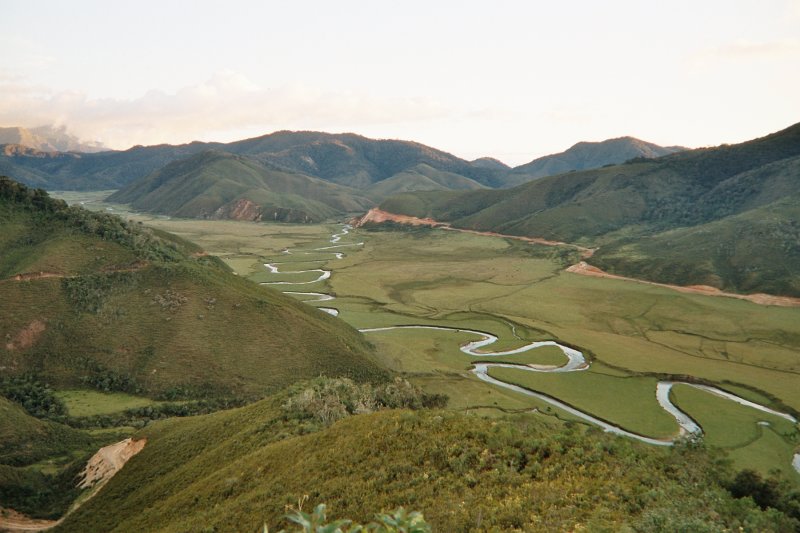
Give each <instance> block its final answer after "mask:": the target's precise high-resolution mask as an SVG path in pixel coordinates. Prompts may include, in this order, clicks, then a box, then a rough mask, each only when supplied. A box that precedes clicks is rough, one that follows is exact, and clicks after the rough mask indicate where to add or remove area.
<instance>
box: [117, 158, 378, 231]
mask: <svg viewBox="0 0 800 533" xmlns="http://www.w3.org/2000/svg"><path fill="white" fill-rule="evenodd" d="M109 200H110V201H112V202H119V203H129V204H131V205H132V206H133V207H134V208H136V209H140V210H143V211H151V212H155V213H163V214H169V215H174V216H179V217H205V218H235V219H241V220H262V219H264V220H279V221H285V222H319V221H321V220H324V219H326V218H330V217H332V216H334V215H336V214H337V213H342V212H352V211H358V210H360V209H364V208H367V207H369V206H371V205H372V201H371V200H368V199H366V198H364V197H363V196H361V195H359V193H358V192H357V191H355V190H353V189H349V188H347V187H343V186H340V185H336V184H333V183H330V182H327V181H323V180H320V179H317V178H312V177H310V176H306V175H303V174H298V173H290V172H284V171H281V170H275V169H273V168H267V167H265V166H264V165H262V164H260V163H258V162H256V161H254V160H251V159H248V158H245V157H241V156H236V155H233V154H229V153H225V152H219V151H207V152H202V153H200V154H197V155H193V156H190V157H187V158H185V159H180V160H177V161H174V162H172V163H170V164H168V165H166V166H165V167H164V168H162V169H160V170H157V171H156V172H154V173H152V174H150V175H148V176H145V177H144V178H141V179H139V180H136V181H134V182H133V183H131V184H130V185H128V186H127V187H125V188H123V189H121V190H119V191H117V192H116V193H114V194H113V195H111V196H110V197H109Z"/></svg>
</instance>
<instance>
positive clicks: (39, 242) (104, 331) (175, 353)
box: [0, 178, 384, 398]
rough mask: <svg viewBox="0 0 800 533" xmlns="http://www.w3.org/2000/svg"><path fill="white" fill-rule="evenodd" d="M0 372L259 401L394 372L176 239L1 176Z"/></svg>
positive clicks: (317, 316) (338, 325) (339, 333)
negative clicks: (279, 390) (318, 381)
mask: <svg viewBox="0 0 800 533" xmlns="http://www.w3.org/2000/svg"><path fill="white" fill-rule="evenodd" d="M0 223H2V226H3V233H2V236H0V301H2V302H3V305H2V306H0V335H2V338H3V342H2V343H0V366H2V367H3V368H4V369H5V371H4V372H5V373H6V375H11V376H14V375H31V374H32V375H35V376H45V377H46V379H47V382H48V383H50V384H51V385H53V386H54V387H57V388H65V387H86V386H89V387H94V388H99V389H101V390H117V391H126V392H134V393H137V394H141V395H146V396H150V397H169V398H198V397H201V398H204V397H237V398H252V397H260V396H261V395H263V394H264V392H265V391H267V390H269V389H274V388H276V387H280V386H283V385H285V384H287V383H291V382H293V381H295V380H296V379H300V378H302V377H314V376H317V375H319V374H321V373H325V374H328V375H347V376H350V377H353V378H355V379H358V380H369V379H382V378H383V377H384V374H383V373H382V371H381V370H380V369H379V368H378V367H377V366H376V364H375V363H373V362H372V356H371V353H370V349H369V348H368V345H367V343H366V342H365V341H364V340H363V338H362V336H361V335H360V334H359V333H358V332H356V331H355V330H353V329H352V328H350V327H349V326H347V325H346V324H345V323H343V322H341V321H338V320H335V319H333V318H332V317H329V316H328V315H326V314H325V313H323V312H320V311H318V310H315V309H313V308H312V307H310V306H307V305H303V304H301V303H299V302H297V301H296V300H294V299H293V298H291V297H289V296H285V295H283V294H281V293H278V292H276V291H273V290H271V289H269V288H266V287H262V286H258V285H256V284H254V283H252V282H250V281H247V280H244V279H239V278H238V277H237V276H234V275H233V274H232V273H231V271H230V270H229V269H228V268H227V267H226V266H225V265H224V264H222V262H221V261H219V260H218V259H216V258H212V257H209V256H207V255H205V254H204V253H202V251H201V250H200V249H198V248H197V247H196V246H194V245H192V244H190V243H188V242H186V241H183V240H181V239H179V238H177V237H175V236H172V235H170V234H167V233H164V232H159V231H151V230H148V229H145V228H142V227H139V226H138V225H133V224H128V223H125V222H123V221H122V220H121V219H119V218H118V217H115V216H111V215H107V214H100V213H91V212H88V211H85V210H83V209H80V208H77V207H67V206H66V204H64V203H63V202H61V201H57V200H53V199H51V198H49V197H48V196H47V194H46V193H45V192H44V191H41V190H32V189H28V188H26V187H25V186H23V185H20V184H17V183H15V182H13V181H11V180H9V179H7V178H0Z"/></svg>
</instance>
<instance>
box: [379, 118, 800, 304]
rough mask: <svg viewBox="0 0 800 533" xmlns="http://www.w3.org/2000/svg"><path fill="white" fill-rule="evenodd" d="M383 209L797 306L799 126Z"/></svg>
mask: <svg viewBox="0 0 800 533" xmlns="http://www.w3.org/2000/svg"><path fill="white" fill-rule="evenodd" d="M381 208H382V209H384V210H386V211H390V212H393V213H399V214H406V215H413V216H418V217H432V218H434V219H436V220H440V221H443V222H449V223H451V224H452V225H453V226H456V227H461V228H471V229H479V230H486V231H496V232H500V233H506V234H512V235H525V236H530V237H543V238H547V239H552V240H557V241H567V242H574V243H579V244H583V245H586V246H592V247H596V246H599V249H598V250H597V251H596V252H595V254H594V256H593V257H592V258H591V263H592V264H593V265H596V266H598V267H600V268H603V269H606V270H608V271H610V272H612V273H615V274H622V275H626V276H634V277H645V278H647V279H651V280H654V281H659V282H665V283H678V284H684V285H685V284H702V285H710V286H713V287H717V288H721V289H726V290H732V291H739V292H767V293H772V294H783V295H792V296H800V224H798V221H799V220H800V124H796V125H794V126H791V127H789V128H787V129H785V130H783V131H780V132H777V133H774V134H772V135H768V136H766V137H763V138H760V139H755V140H753V141H749V142H745V143H741V144H737V145H723V146H720V147H717V148H706V149H699V150H691V151H686V152H681V153H676V154H672V155H667V156H664V157H660V158H658V159H653V160H648V159H634V160H631V161H628V162H627V163H625V164H622V165H615V166H611V167H607V168H599V169H594V170H586V171H578V172H572V173H568V174H561V175H558V176H551V177H547V178H541V179H538V180H535V181H533V182H530V183H525V184H523V185H520V186H518V187H515V188H512V189H504V190H494V191H486V192H474V191H467V192H452V191H451V192H446V193H442V192H438V193H429V192H414V193H405V194H400V195H396V196H394V197H392V198H390V199H388V200H386V201H385V202H383V204H382V205H381Z"/></svg>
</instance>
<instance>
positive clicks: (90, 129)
mask: <svg viewBox="0 0 800 533" xmlns="http://www.w3.org/2000/svg"><path fill="white" fill-rule="evenodd" d="M452 113H453V110H452V109H450V108H449V107H448V106H446V105H443V104H441V103H440V102H437V101H435V100H431V99H427V98H421V97H405V98H376V97H374V96H370V95H368V94H365V93H361V92H358V91H339V92H331V91H321V90H319V89H317V88H314V87H308V86H302V85H285V86H281V87H276V88H265V87H260V86H258V85H257V84H255V83H253V82H252V81H251V80H249V79H248V78H247V77H245V76H243V75H242V74H240V73H237V72H233V71H223V72H219V73H217V74H215V75H213V76H212V77H211V78H210V79H209V80H207V81H205V82H203V83H200V84H197V85H193V86H189V87H184V88H182V89H180V90H178V91H176V92H175V93H166V92H163V91H159V90H152V91H149V92H147V93H146V94H144V95H143V96H141V97H139V98H136V99H131V100H124V99H114V98H89V97H88V96H87V95H86V94H84V93H81V92H75V91H63V92H53V91H50V90H48V89H47V88H44V87H37V86H32V85H26V84H25V83H23V82H22V81H21V80H20V79H19V78H17V77H14V76H4V75H3V73H2V72H0V125H7V126H25V127H32V126H38V125H43V124H53V125H56V126H60V125H66V126H68V127H69V129H70V131H72V132H73V133H75V134H77V135H78V136H79V137H81V138H83V139H89V140H99V141H102V142H103V143H105V144H106V145H108V146H111V147H115V148H126V147H129V146H131V145H133V144H153V143H161V142H171V143H175V142H186V141H189V140H194V139H209V138H211V137H210V136H218V138H219V139H220V140H225V139H223V138H224V137H228V136H230V135H235V134H237V133H239V132H242V131H251V132H252V131H258V132H260V133H267V132H269V131H273V130H275V129H327V130H332V129H333V130H341V129H355V128H358V127H364V126H374V125H379V124H393V123H408V122H426V121H431V120H435V119H438V118H442V117H445V116H450V115H451V114H452Z"/></svg>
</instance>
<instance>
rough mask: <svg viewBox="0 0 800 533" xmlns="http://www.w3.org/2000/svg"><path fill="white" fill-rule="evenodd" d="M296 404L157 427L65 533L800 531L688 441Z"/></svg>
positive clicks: (535, 421) (279, 400) (269, 403)
mask: <svg viewBox="0 0 800 533" xmlns="http://www.w3.org/2000/svg"><path fill="white" fill-rule="evenodd" d="M288 394H289V396H290V397H292V396H293V397H295V398H296V397H298V395H299V396H300V397H302V396H303V395H305V394H307V393H306V392H304V389H303V388H302V387H296V388H295V390H294V392H291V393H288ZM290 403H291V402H290V401H289V398H287V397H286V396H280V395H279V396H276V397H275V398H272V399H268V400H265V401H262V402H259V403H256V404H253V405H250V406H247V407H244V408H241V409H235V410H231V411H226V412H220V413H216V414H212V415H207V416H204V417H197V418H187V419H174V420H168V421H164V422H159V423H156V424H153V425H152V426H150V427H148V428H146V429H144V430H143V431H142V433H141V434H140V436H143V437H147V439H148V444H147V446H146V447H145V448H144V450H143V451H142V452H141V453H140V454H138V455H137V456H136V457H134V458H133V459H131V461H130V462H129V463H128V464H127V465H126V467H125V468H124V469H123V470H122V471H121V472H120V473H119V474H117V476H115V477H114V478H113V479H112V480H111V482H110V483H109V484H108V485H107V486H106V487H105V488H104V490H103V491H102V492H101V493H99V494H98V495H97V496H96V497H95V498H93V499H92V500H91V501H89V502H87V503H86V504H84V505H83V506H82V507H81V508H80V509H78V510H77V511H76V512H75V513H74V514H72V515H70V517H69V518H68V519H67V520H66V521H65V522H64V523H63V524H62V525H61V526H60V527H59V529H58V530H59V531H84V530H86V529H91V528H94V529H100V530H103V531H130V530H146V531H176V532H177V531H203V530H208V531H256V530H258V529H259V528H260V527H261V524H263V523H266V524H268V525H270V529H271V530H272V529H273V528H277V527H278V526H280V525H284V526H286V525H288V524H286V523H285V522H283V516H284V513H285V510H284V509H285V506H286V505H292V504H294V503H295V502H297V500H298V499H299V498H300V497H301V496H302V495H304V494H307V495H308V496H309V498H310V501H313V502H321V501H324V502H326V503H327V505H328V508H329V509H333V510H335V514H336V516H346V517H348V518H350V519H352V520H355V521H357V522H363V521H368V520H370V519H371V518H372V516H373V514H374V513H375V512H376V510H378V509H380V510H391V509H395V508H396V507H398V506H400V505H403V506H406V507H411V508H413V509H417V510H420V511H421V512H423V513H424V516H425V518H426V520H427V521H428V522H429V523H430V524H431V526H432V527H433V529H434V530H437V531H467V530H472V529H475V530H477V529H489V530H491V529H497V530H524V531H531V530H537V531H545V530H547V531H552V530H573V529H576V528H582V527H586V528H589V529H592V530H597V529H620V528H624V527H628V528H632V529H633V530H641V531H652V530H680V529H683V530H687V529H688V530H692V531H718V530H720V529H723V528H730V529H736V528H738V527H742V528H743V529H744V530H747V531H781V530H784V531H785V530H787V529H791V528H794V527H797V523H796V522H795V521H794V519H792V518H790V517H789V516H788V515H787V514H785V513H783V512H781V511H778V510H776V509H769V510H764V511H762V510H760V509H759V508H758V507H757V505H755V504H754V503H753V501H752V500H751V499H747V498H745V499H736V498H734V497H733V496H732V495H731V494H730V493H729V492H728V490H727V489H726V488H725V487H726V486H728V485H729V484H731V483H733V481H734V476H733V474H732V472H731V471H730V470H729V469H728V467H726V466H725V465H724V462H721V461H720V459H719V458H718V457H715V456H714V455H713V454H709V453H708V452H707V451H706V450H704V449H703V448H702V447H698V446H696V445H692V444H687V445H682V446H678V447H677V448H676V449H674V450H661V449H654V448H652V447H647V446H645V445H639V444H636V443H633V442H630V441H627V440H625V439H618V438H614V437H611V436H607V435H604V434H600V433H599V432H597V431H593V430H589V431H585V430H583V429H582V428H581V426H567V427H563V426H559V425H558V424H554V423H553V422H550V421H548V419H547V418H540V417H536V416H525V417H519V416H516V417H513V418H502V419H495V420H488V419H483V418H479V417H473V416H465V415H462V414H457V413H454V412H451V411H437V410H433V411H428V410H422V411H403V410H401V411H392V410H389V411H379V412H376V413H373V414H365V415H358V416H348V417H345V418H344V419H340V420H339V421H337V422H335V423H333V424H332V425H328V424H326V423H322V424H319V423H318V422H313V420H312V418H308V414H307V413H306V414H301V413H299V412H297V411H295V410H294V409H293V408H291V407H289V404H290ZM293 413H294V414H293ZM309 424H311V425H309ZM145 480H146V481H145ZM743 486H744V485H743ZM111 509H113V512H111Z"/></svg>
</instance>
